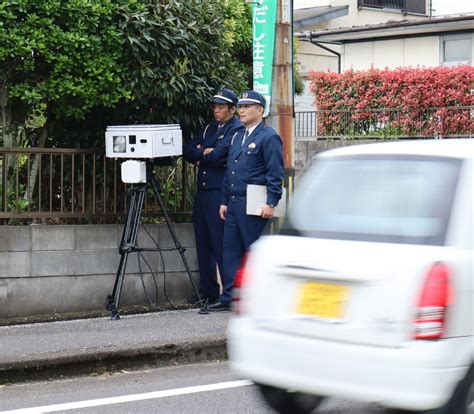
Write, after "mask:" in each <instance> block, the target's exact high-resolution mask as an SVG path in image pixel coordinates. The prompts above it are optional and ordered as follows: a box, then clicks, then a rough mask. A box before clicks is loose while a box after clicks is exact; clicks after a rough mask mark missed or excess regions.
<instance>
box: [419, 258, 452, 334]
mask: <svg viewBox="0 0 474 414" xmlns="http://www.w3.org/2000/svg"><path fill="white" fill-rule="evenodd" d="M452 303H453V288H452V285H451V272H450V270H449V268H448V266H447V265H446V264H444V263H435V264H433V265H432V266H431V267H430V269H429V270H428V274H427V275H426V281H425V285H424V286H423V290H422V291H421V295H420V299H419V302H418V308H417V317H416V320H415V339H440V338H442V337H443V336H444V334H445V324H446V311H447V308H448V306H449V305H451V304H452Z"/></svg>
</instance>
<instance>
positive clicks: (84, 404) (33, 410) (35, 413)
mask: <svg viewBox="0 0 474 414" xmlns="http://www.w3.org/2000/svg"><path fill="white" fill-rule="evenodd" d="M252 384H253V382H251V381H248V380H240V381H227V382H219V383H217V384H208V385H197V386H194V387H185V388H175V389H173V390H162V391H153V392H146V393H143V394H131V395H120V396H118V397H109V398H99V399H97V400H86V401H77V402H71V403H65V404H54V405H44V406H41V407H30V408H21V409H18V410H11V411H0V414H40V413H53V412H55V411H66V410H74V409H78V408H88V407H99V406H101V405H110V404H122V403H127V402H132V401H142V400H151V399H155V398H165V397H173V396H177V395H186V394H195V393H198V392H207V391H216V390H225V389H228V388H236V387H245V386H248V385H252Z"/></svg>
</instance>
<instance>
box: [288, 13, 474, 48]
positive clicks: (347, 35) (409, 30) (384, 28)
mask: <svg viewBox="0 0 474 414" xmlns="http://www.w3.org/2000/svg"><path fill="white" fill-rule="evenodd" d="M463 31H469V32H474V13H468V14H463V15H458V16H446V17H433V18H430V19H427V20H402V21H388V22H386V23H379V24H368V25H365V26H352V27H341V28H338V29H326V30H315V31H311V32H309V31H307V32H303V33H297V34H296V36H297V37H298V38H300V39H308V40H316V41H319V42H331V43H332V42H334V43H349V42H357V41H364V40H365V41H367V40H376V39H379V40H382V39H384V40H385V39H387V38H396V37H415V36H429V35H439V34H440V33H445V32H463Z"/></svg>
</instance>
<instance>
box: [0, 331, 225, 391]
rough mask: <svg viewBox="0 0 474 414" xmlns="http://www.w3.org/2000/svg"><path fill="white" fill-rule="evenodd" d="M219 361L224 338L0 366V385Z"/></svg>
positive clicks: (74, 355) (91, 352)
mask: <svg viewBox="0 0 474 414" xmlns="http://www.w3.org/2000/svg"><path fill="white" fill-rule="evenodd" d="M223 359H227V349H226V340H225V338H219V339H206V340H201V341H193V342H181V343H171V344H163V345H153V344H145V345H142V346H137V347H136V348H128V349H113V350H102V349H101V350H90V351H89V352H87V353H81V354H78V353H75V354H70V355H56V356H54V355H53V356H51V357H48V358H42V359H31V360H28V361H12V362H10V363H3V364H1V365H0V385H5V384H9V383H13V382H15V383H17V382H25V381H35V380H45V379H57V378H64V377H72V376H77V375H88V374H89V375H90V374H105V373H111V372H115V371H120V370H123V369H130V370H132V369H137V368H142V367H153V368H158V367H162V366H169V365H184V364H192V363H199V362H209V361H214V360H223Z"/></svg>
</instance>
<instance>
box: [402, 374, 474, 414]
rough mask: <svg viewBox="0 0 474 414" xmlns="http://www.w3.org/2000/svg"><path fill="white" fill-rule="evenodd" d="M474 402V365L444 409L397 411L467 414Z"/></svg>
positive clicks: (420, 413)
mask: <svg viewBox="0 0 474 414" xmlns="http://www.w3.org/2000/svg"><path fill="white" fill-rule="evenodd" d="M473 402H474V365H472V366H471V368H470V369H469V371H468V372H467V374H466V376H465V377H464V379H463V380H462V381H461V382H460V383H459V384H458V386H457V387H456V389H455V390H454V393H453V395H452V396H451V398H450V400H449V401H448V402H447V403H446V404H445V405H443V406H442V407H439V408H435V409H433V410H425V411H401V410H398V411H395V412H396V413H398V414H403V413H407V414H408V413H413V414H415V413H416V414H467V413H468V411H467V407H469V405H470V404H471V403H473Z"/></svg>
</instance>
